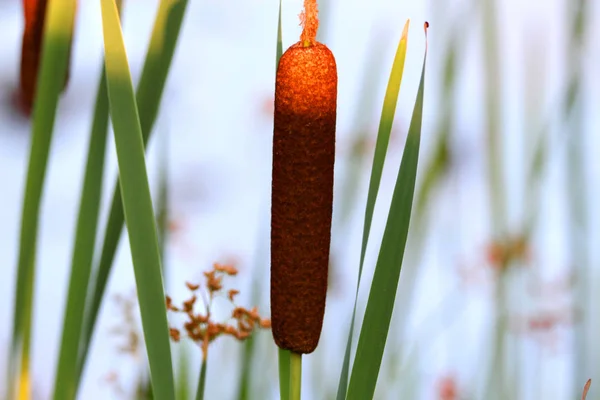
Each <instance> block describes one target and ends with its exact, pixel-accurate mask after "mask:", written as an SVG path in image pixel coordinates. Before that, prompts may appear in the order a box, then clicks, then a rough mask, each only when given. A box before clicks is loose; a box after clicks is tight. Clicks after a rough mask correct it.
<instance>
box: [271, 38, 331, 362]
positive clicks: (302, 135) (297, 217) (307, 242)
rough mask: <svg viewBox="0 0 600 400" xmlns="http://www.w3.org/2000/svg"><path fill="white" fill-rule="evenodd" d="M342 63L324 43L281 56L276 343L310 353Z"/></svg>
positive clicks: (319, 310) (275, 195) (317, 330)
mask: <svg viewBox="0 0 600 400" xmlns="http://www.w3.org/2000/svg"><path fill="white" fill-rule="evenodd" d="M336 107H337V68H336V63H335V58H334V57H333V54H332V53H331V51H330V50H329V49H328V48H327V47H326V46H325V45H323V44H321V43H318V42H316V41H313V42H312V43H309V42H308V41H306V40H304V41H300V42H298V43H296V44H295V45H293V46H291V47H290V48H289V49H288V50H287V51H286V52H285V53H284V54H283V56H282V57H281V60H280V62H279V67H278V70H277V79H276V87H275V121H274V135H273V181H272V194H271V319H272V329H273V336H274V338H275V342H276V343H277V345H278V346H279V347H281V348H284V349H288V350H291V351H293V352H296V353H311V352H313V351H314V350H315V348H316V347H317V344H318V342H319V337H320V335H321V327H322V324H323V315H324V313H325V296H326V293H327V269H328V264H329V247H330V238H331V213H332V203H333V165H334V157H335V127H336Z"/></svg>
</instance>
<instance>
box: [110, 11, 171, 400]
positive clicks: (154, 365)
mask: <svg viewBox="0 0 600 400" xmlns="http://www.w3.org/2000/svg"><path fill="white" fill-rule="evenodd" d="M101 5H102V28H103V29H102V30H103V32H104V53H105V55H104V63H105V67H106V79H107V87H108V99H109V104H110V116H111V120H112V124H113V129H114V137H115V147H116V149H117V161H118V164H119V175H120V182H121V184H120V186H121V192H122V196H123V209H124V212H125V221H126V224H127V228H128V229H127V231H128V233H129V244H130V248H131V258H132V261H133V268H134V272H135V281H136V287H137V295H138V300H139V305H140V313H141V317H142V328H143V331H144V339H145V343H146V352H147V354H148V361H149V364H150V376H151V380H152V392H153V394H154V397H155V398H156V399H158V400H173V399H174V398H175V385H174V381H173V367H172V361H171V346H170V338H169V327H168V323H167V309H166V305H165V301H164V299H165V294H164V290H163V282H162V273H161V261H160V252H159V247H158V235H157V231H156V219H155V216H154V211H153V208H152V198H151V195H150V185H149V184H148V174H147V171H146V161H145V157H144V142H143V138H142V128H141V124H140V120H139V115H138V110H137V105H136V101H135V95H134V91H133V84H132V82H131V74H130V72H129V65H128V61H127V54H126V51H125V44H124V42H123V34H122V32H121V24H120V20H119V14H118V10H117V7H116V4H115V0H101Z"/></svg>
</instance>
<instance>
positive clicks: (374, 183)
mask: <svg viewBox="0 0 600 400" xmlns="http://www.w3.org/2000/svg"><path fill="white" fill-rule="evenodd" d="M409 23H410V21H408V20H407V21H406V23H405V24H404V30H403V31H402V36H401V38H400V42H399V43H398V48H397V50H396V56H395V58H394V64H393V65H392V72H391V73H390V79H389V80H388V85H387V89H386V92H385V98H384V100H383V109H382V111H381V119H380V121H379V131H378V133H377V142H376V143H375V155H374V156H373V167H372V168H371V178H370V181H369V191H368V194H367V205H366V209H365V220H364V227H363V235H362V245H361V250H360V262H359V267H358V279H357V282H356V295H355V297H354V308H353V310H352V318H351V320H350V330H349V332H348V340H347V342H346V351H345V353H344V361H343V363H342V371H341V373H340V382H339V385H338V392H337V400H343V399H345V398H346V390H347V387H348V372H349V369H350V352H351V350H352V336H353V332H354V321H355V319H356V305H357V302H358V289H359V287H360V278H361V275H362V270H363V264H364V260H365V253H366V250H367V242H368V239H369V233H370V231H371V223H372V221H373V211H374V210H375V201H376V199H377V193H378V192H379V185H380V184H381V175H382V173H383V165H384V163H385V157H386V154H387V149H388V145H389V142H390V134H391V132H392V124H393V122H394V115H395V113H396V104H397V103H398V94H399V92H400V84H401V83H402V75H403V73H404V60H405V59H406V45H407V41H408V27H409Z"/></svg>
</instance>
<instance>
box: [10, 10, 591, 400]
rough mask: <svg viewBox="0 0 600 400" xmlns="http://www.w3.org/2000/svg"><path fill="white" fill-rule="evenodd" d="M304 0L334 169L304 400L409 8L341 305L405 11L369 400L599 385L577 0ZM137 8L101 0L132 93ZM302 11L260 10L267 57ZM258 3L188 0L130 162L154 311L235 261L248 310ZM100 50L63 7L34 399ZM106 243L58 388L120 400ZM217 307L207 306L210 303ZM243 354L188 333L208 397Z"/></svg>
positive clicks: (264, 136) (538, 394)
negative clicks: (97, 292)
mask: <svg viewBox="0 0 600 400" xmlns="http://www.w3.org/2000/svg"><path fill="white" fill-rule="evenodd" d="M319 5H320V10H321V14H320V19H321V25H320V32H319V36H320V40H321V41H323V42H324V43H326V44H327V45H328V46H329V47H330V48H331V50H332V51H333V53H334V54H335V57H336V60H337V66H338V74H339V95H338V128H337V158H336V171H335V174H336V175H335V179H336V180H335V200H334V227H333V232H332V255H331V258H332V261H331V269H330V291H329V295H328V299H327V310H326V315H325V323H324V328H323V335H322V338H321V342H320V344H319V347H318V349H317V350H316V351H315V352H314V353H313V354H312V355H310V356H308V357H306V358H305V359H306V361H305V365H304V371H303V372H304V373H303V379H304V381H303V385H304V387H303V395H304V396H305V398H306V399H315V400H320V399H333V398H335V393H336V389H337V382H338V379H339V373H340V368H341V363H342V358H343V351H344V348H345V343H346V337H347V333H348V329H349V320H350V316H351V313H352V304H353V299H354V295H355V290H356V279H357V273H358V259H359V254H360V243H361V233H362V228H363V218H364V207H365V201H366V192H367V185H368V179H369V174H370V169H371V163H372V157H373V150H374V143H375V139H376V135H377V129H378V122H379V117H380V114H381V107H382V104H383V97H384V94H385V89H386V85H387V80H388V78H389V73H390V70H391V65H392V62H393V58H394V54H395V51H396V47H397V45H398V41H399V39H400V36H401V32H402V28H403V25H404V22H405V21H406V19H408V18H410V19H411V28H410V31H409V38H408V52H407V58H406V65H405V70H404V78H403V82H402V87H401V90H400V98H399V102H398V107H397V111H396V120H395V123H394V127H393V132H392V140H391V143H390V149H389V154H388V158H387V160H386V166H385V170H384V176H383V180H382V186H381V192H380V194H379V197H378V202H377V206H376V209H375V217H374V224H373V230H372V234H371V240H370V242H369V248H368V251H367V257H366V262H365V270H364V272H363V280H362V281H361V283H362V284H361V287H360V297H359V314H358V315H359V316H361V315H362V312H363V310H364V305H365V303H366V298H367V295H368V291H369V289H370V280H371V276H372V271H373V266H374V264H375V261H376V259H377V253H378V250H379V244H380V240H381V236H382V233H383V227H384V226H385V221H386V216H387V211H388V208H389V204H390V200H391V193H392V189H393V186H394V183H395V179H396V174H397V171H398V166H399V163H400V159H401V156H402V148H403V144H404V140H405V137H406V133H407V130H408V124H409V122H410V117H411V113H412V107H413V104H414V101H415V98H416V91H417V86H418V81H419V74H420V71H421V66H422V57H423V53H424V51H425V37H424V34H423V22H424V21H426V20H427V21H429V22H430V24H431V27H430V29H429V46H428V48H429V50H428V51H429V55H428V60H427V73H426V83H425V105H424V115H423V131H422V147H421V154H420V159H419V173H418V176H417V179H418V181H417V193H416V197H415V205H414V210H413V216H412V220H411V234H410V237H409V242H408V247H407V253H406V254H405V257H404V264H403V270H402V274H401V279H400V285H399V289H398V296H397V301H396V304H395V309H394V319H393V320H392V328H391V330H390V333H389V335H388V340H387V347H386V353H385V356H384V361H383V364H382V368H381V371H380V374H379V380H378V387H377V393H376V399H398V398H402V399H438V400H457V399H486V400H487V399H557V400H559V399H576V398H580V396H581V391H582V388H583V385H584V384H585V382H586V381H587V379H588V378H592V380H593V381H594V382H593V384H592V389H591V391H590V394H589V395H588V399H597V398H600V342H599V341H598V340H597V339H596V338H597V337H598V335H599V334H600V309H599V307H598V304H600V294H599V293H600V270H599V268H598V262H599V261H600V246H597V245H596V243H600V212H598V209H597V207H595V206H594V204H595V201H594V199H599V198H600V191H599V189H600V162H598V157H597V155H596V153H597V149H600V135H599V133H600V113H599V112H598V110H600V108H599V107H600V94H599V93H600V80H599V79H598V77H597V76H598V75H597V71H598V66H599V65H600V46H598V42H597V39H598V38H600V28H599V26H600V24H599V23H598V22H599V21H600V3H599V2H595V1H591V0H531V1H517V0H482V1H476V0H454V1H440V0H428V1H391V0H369V1H368V2H367V1H358V0H345V1H341V0H320V2H319ZM157 7H158V1H157V0H124V11H123V25H124V35H125V40H126V45H127V51H128V55H129V62H130V67H131V70H132V75H133V79H134V82H136V81H137V79H138V78H139V73H140V71H141V67H142V63H143V60H144V56H145V53H146V48H147V44H148V40H149V34H150V30H151V28H152V23H153V20H154V16H155V13H156V10H157ZM301 9H302V1H301V0H284V1H283V10H282V24H283V25H282V26H283V47H284V49H285V48H287V47H288V46H290V45H291V44H293V43H294V42H296V41H297V40H298V38H299V34H300V29H301V28H300V26H299V20H298V14H299V13H300V11H301ZM277 12H278V2H277V1H276V0H219V1H217V0H191V1H190V3H189V7H188V12H187V16H186V18H185V20H184V25H183V28H182V33H181V36H180V42H179V45H178V49H177V52H176V54H175V58H174V62H173V66H172V68H171V71H170V75H169V80H168V82H167V87H166V91H165V95H164V96H163V101H162V108H161V112H160V115H159V120H158V122H157V124H156V125H155V136H153V139H152V141H151V143H150V146H149V151H148V165H149V173H150V179H151V186H152V188H153V190H154V192H155V193H156V194H157V195H158V182H159V177H160V175H161V174H160V173H161V171H163V170H166V171H167V172H168V174H167V180H166V182H168V218H169V239H168V247H167V254H166V258H165V265H166V266H167V268H168V274H167V278H166V285H167V289H166V290H167V293H169V294H170V295H171V296H172V297H173V298H174V300H175V301H177V302H180V301H181V300H183V299H185V298H186V297H187V296H188V291H187V289H186V287H185V281H191V282H198V283H199V282H201V281H202V272H203V271H205V270H207V269H210V267H211V265H212V263H213V262H222V263H227V262H231V263H234V264H235V265H236V266H237V267H238V268H239V270H240V273H239V275H238V277H236V278H235V279H234V280H232V281H230V283H231V285H232V286H233V287H236V288H238V289H240V291H241V294H240V302H241V303H242V304H244V305H248V306H250V305H256V306H258V308H259V311H260V312H261V314H263V315H268V314H269V286H268V285H269V241H268V238H269V201H270V180H271V176H270V173H271V138H272V111H273V110H272V108H273V92H274V73H275V46H276V37H277ZM22 15H23V14H22V4H21V2H20V1H17V0H0V35H1V37H2V40H0V182H2V186H3V187H4V189H3V191H2V193H0V268H2V274H1V278H0V304H2V305H3V306H2V307H0V355H1V357H0V376H6V374H5V372H6V371H5V369H6V365H5V360H6V357H4V354H7V349H8V346H9V341H10V334H11V329H12V328H11V324H12V307H13V305H12V303H13V296H14V293H13V288H14V285H15V281H16V265H17V254H18V240H19V239H18V238H19V227H20V217H21V203H22V196H23V190H24V181H25V176H26V166H27V160H28V157H29V139H30V121H29V120H28V119H27V118H25V117H23V116H22V115H21V114H20V113H19V112H18V111H17V110H16V108H15V106H14V93H15V90H16V88H17V86H18V77H19V72H18V71H19V62H20V51H21V35H22V31H23V17H22ZM101 63H102V30H101V19H100V12H99V2H98V1H80V2H79V9H78V15H77V23H76V32H75V41H74V47H73V56H72V63H71V76H70V81H69V86H68V89H67V91H66V92H65V94H64V96H63V97H62V100H61V103H60V106H59V112H58V115H57V121H56V126H55V136H54V141H53V144H52V149H51V154H50V159H49V169H48V175H47V181H46V185H45V191H44V198H43V203H42V209H41V226H40V236H39V240H38V261H37V263H38V265H37V271H38V272H37V276H36V294H35V299H34V301H35V308H34V327H33V329H34V331H33V332H34V336H33V349H32V354H33V361H32V370H33V382H34V392H35V398H36V399H48V398H50V393H51V390H52V384H53V380H54V372H55V367H56V359H57V355H58V349H59V341H60V334H61V329H62V318H63V317H62V316H63V308H64V303H65V299H66V290H67V284H68V277H69V265H70V258H71V251H72V248H71V246H72V243H73V232H74V227H75V222H76V214H77V209H78V205H79V196H80V185H81V182H82V180H83V168H84V164H85V157H86V156H85V155H86V147H87V143H88V140H89V138H88V132H89V125H90V120H91V115H92V109H93V101H94V96H95V94H96V88H97V85H98V80H99V74H100V67H101ZM232 115H234V116H235V117H234V118H232V117H231V116H232ZM111 139H112V138H111ZM108 153H109V154H108V159H107V163H108V173H106V175H105V178H106V182H105V188H106V191H105V193H104V198H103V207H102V213H101V216H100V221H101V222H100V229H101V231H100V232H101V233H100V234H99V238H102V235H103V233H102V230H103V226H104V221H105V220H106V214H107V211H108V207H109V201H110V194H111V193H110V192H109V191H110V190H112V185H113V181H114V178H115V174H116V170H117V166H116V157H115V151H114V144H113V142H112V140H111V141H110V144H109V152H108ZM596 201H597V200H596ZM126 239H127V238H126V236H123V238H122V241H121V244H120V247H119V249H120V250H119V252H118V256H117V260H116V264H115V268H114V269H113V274H112V276H111V278H110V282H109V288H108V296H107V297H106V298H105V301H104V306H103V308H102V311H101V315H100V320H99V327H98V330H97V331H96V335H95V338H94V342H93V344H92V346H93V347H92V350H91V353H90V360H89V362H88V366H87V368H86V371H85V375H84V380H83V385H82V387H81V391H80V398H85V399H113V398H114V399H120V398H123V399H125V398H134V393H135V389H136V386H137V385H138V382H139V381H140V379H142V380H143V379H144V376H145V371H146V367H145V359H144V348H143V344H142V343H139V341H140V340H141V339H142V338H141V327H140V324H139V321H138V319H139V317H138V316H137V311H136V310H135V307H136V305H135V283H134V277H133V268H132V265H131V260H130V254H129V251H128V245H127V242H126ZM226 306H227V305H226V304H225V305H223V307H222V309H220V308H219V307H220V306H219V305H217V306H216V307H217V308H216V312H217V313H219V312H222V313H223V315H225V314H227V313H228V312H229V310H228V309H227V308H226ZM220 310H221V311H220ZM359 319H360V318H359ZM357 326H358V327H359V326H360V320H359V323H358V324H357ZM115 327H121V328H123V327H125V329H118V330H116V329H115ZM357 338H358V335H355V339H357ZM255 344H256V346H255V348H254V352H253V353H252V357H251V358H250V359H251V362H252V364H251V365H252V368H251V373H252V375H251V376H252V378H251V393H250V395H249V398H251V399H267V398H277V395H278V383H277V382H278V381H277V364H276V361H277V355H276V350H275V346H273V345H272V338H271V334H270V332H260V333H258V336H257V337H256V341H255ZM173 348H174V349H175V350H176V351H175V354H176V355H181V354H185V355H187V357H188V361H189V362H190V372H189V379H190V385H194V384H195V379H196V376H197V370H198V368H199V361H198V360H199V359H200V349H199V348H198V347H197V346H196V345H194V344H192V343H186V342H185V341H184V342H182V343H179V344H176V345H174V346H173ZM244 349H245V347H244V345H243V344H240V343H238V342H235V341H234V340H232V339H229V338H225V339H220V340H218V341H217V342H216V343H215V346H211V349H210V353H209V360H210V362H209V369H208V381H207V382H208V386H207V398H208V399H234V398H239V397H238V392H239V382H240V371H241V370H242V368H241V365H242V363H241V361H240V360H241V359H242V357H243V354H244ZM178 357H179V356H178ZM175 364H177V362H176V363H175ZM0 389H1V388H0ZM2 393H3V391H2V390H0V396H1V395H2Z"/></svg>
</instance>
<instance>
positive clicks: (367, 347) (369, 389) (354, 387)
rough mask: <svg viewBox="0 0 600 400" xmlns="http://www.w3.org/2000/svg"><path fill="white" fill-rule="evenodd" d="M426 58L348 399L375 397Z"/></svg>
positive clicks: (406, 215) (417, 137)
mask: <svg viewBox="0 0 600 400" xmlns="http://www.w3.org/2000/svg"><path fill="white" fill-rule="evenodd" d="M426 60H427V52H426V53H425V56H424V58H423V68H422V70H421V81H420V83H419V90H418V93H417V100H416V102H415V106H414V110H413V115H412V119H411V122H410V128H409V130H408V136H407V138H406V145H405V147H404V153H403V155H402V162H401V164H400V170H399V171H398V177H397V179H396V186H395V187H394V193H393V195H392V204H391V206H390V211H389V214H388V219H387V223H386V227H385V231H384V234H383V239H382V242H381V248H380V250H379V257H378V259H377V265H376V267H375V273H374V275H373V282H372V284H371V291H370V293H369V300H368V303H367V309H366V311H365V317H364V320H363V323H362V327H361V332H360V337H359V340H358V346H357V349H356V357H355V359H354V364H353V366H352V374H351V377H350V384H349V386H348V394H347V397H346V398H347V399H348V400H366V399H372V398H373V395H374V393H375V386H376V384H377V376H378V375H379V368H380V366H381V360H382V358H383V351H384V349H385V342H386V339H387V334H388V330H389V327H390V321H391V319H392V312H393V310H394V301H395V298H396V289H397V287H398V281H399V279H400V270H401V268H402V258H403V256H404V249H405V246H406V240H407V238H408V228H409V225H410V216H411V211H412V205H413V197H414V192H415V180H416V176H417V165H418V159H419V147H420V141H421V121H422V116H423V91H424V85H425V63H426Z"/></svg>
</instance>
